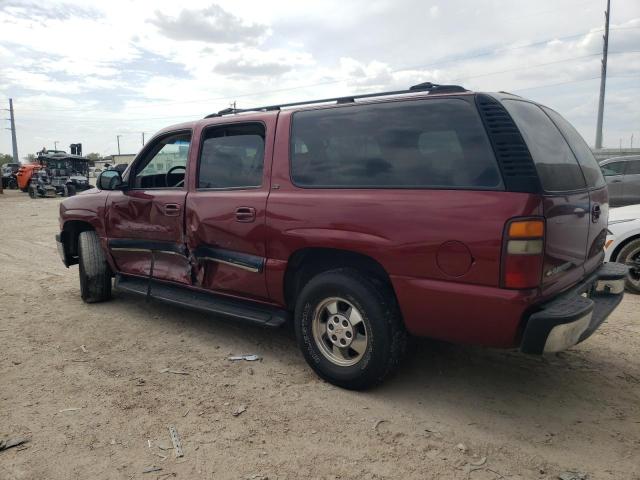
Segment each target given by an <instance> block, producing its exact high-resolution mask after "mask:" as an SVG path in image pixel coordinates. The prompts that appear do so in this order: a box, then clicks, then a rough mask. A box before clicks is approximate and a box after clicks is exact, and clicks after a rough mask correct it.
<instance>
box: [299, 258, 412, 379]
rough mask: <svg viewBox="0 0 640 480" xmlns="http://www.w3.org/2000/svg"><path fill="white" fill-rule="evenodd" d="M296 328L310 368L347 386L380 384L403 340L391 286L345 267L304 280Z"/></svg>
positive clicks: (391, 368)
mask: <svg viewBox="0 0 640 480" xmlns="http://www.w3.org/2000/svg"><path fill="white" fill-rule="evenodd" d="M332 323H333V324H332ZM295 330H296V337H297V340H298V345H299V346H300V349H301V350H302V353H303V355H304V357H305V359H306V361H307V363H309V365H310V366H311V368H312V369H313V370H314V371H315V372H316V373H317V374H318V375H319V376H320V377H321V378H323V379H324V380H326V381H328V382H330V383H332V384H334V385H337V386H339V387H343V388H347V389H350V390H363V389H366V388H370V387H372V386H374V385H377V384H379V383H381V382H382V381H383V380H384V379H385V378H386V377H387V376H388V375H390V374H391V373H392V372H393V371H394V370H395V369H396V368H397V366H398V364H399V363H400V360H401V358H402V356H403V354H404V351H405V348H406V343H407V333H406V331H405V329H404V325H403V323H402V320H401V318H400V312H399V309H398V307H397V304H396V301H395V297H394V295H393V293H392V292H391V291H390V289H388V288H384V287H381V286H378V285H376V284H375V283H373V282H372V281H371V280H370V279H369V278H367V277H366V276H364V275H363V274H362V273H360V272H359V271H357V270H353V269H349V268H341V269H336V270H330V271H327V272H323V273H320V274H318V275H316V276H315V277H314V278H312V279H311V280H310V281H309V283H307V284H306V285H305V287H304V288H303V289H302V292H301V293H300V295H299V297H298V301H297V304H296V309H295Z"/></svg>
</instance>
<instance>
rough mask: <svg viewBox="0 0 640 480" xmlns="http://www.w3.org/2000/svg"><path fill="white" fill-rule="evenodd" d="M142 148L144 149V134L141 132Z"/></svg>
mask: <svg viewBox="0 0 640 480" xmlns="http://www.w3.org/2000/svg"><path fill="white" fill-rule="evenodd" d="M142 146H143V147H144V132H142Z"/></svg>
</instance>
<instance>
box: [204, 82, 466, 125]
mask: <svg viewBox="0 0 640 480" xmlns="http://www.w3.org/2000/svg"><path fill="white" fill-rule="evenodd" d="M467 91H468V90H467V89H466V88H464V87H461V86H460V85H438V84H437V83H431V82H424V83H419V84H418V85H413V86H412V87H410V88H409V89H408V90H393V91H390V92H378V93H365V94H362V95H351V96H346V97H333V98H322V99H319V100H306V101H304V102H293V103H282V104H280V105H267V106H265V107H255V108H225V109H224V110H220V111H219V112H218V113H212V114H209V115H207V116H206V117H204V118H213V117H222V116H223V115H232V114H235V113H244V112H270V111H274V110H280V109H282V108H286V107H299V106H302V105H313V104H314V103H330V102H336V103H337V104H344V103H353V102H355V101H356V100H357V99H360V98H374V97H385V96H389V95H400V94H403V93H416V92H428V93H456V92H467Z"/></svg>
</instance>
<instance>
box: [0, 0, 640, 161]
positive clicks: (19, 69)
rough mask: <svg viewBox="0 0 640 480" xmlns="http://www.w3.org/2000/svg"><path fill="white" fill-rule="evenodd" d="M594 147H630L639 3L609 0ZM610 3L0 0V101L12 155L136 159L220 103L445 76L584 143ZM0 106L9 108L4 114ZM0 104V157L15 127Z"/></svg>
mask: <svg viewBox="0 0 640 480" xmlns="http://www.w3.org/2000/svg"><path fill="white" fill-rule="evenodd" d="M611 3H612V6H611V32H610V40H609V63H608V78H607V92H606V103H605V113H604V145H605V146H608V147H618V146H619V145H620V142H621V141H622V145H623V146H627V147H628V146H629V145H630V142H631V136H632V135H633V136H634V146H640V0H612V2H611ZM605 5H606V0H537V1H535V2H534V1H531V0H527V1H521V0H474V1H467V0H447V1H443V0H433V1H432V0H350V1H345V0H322V1H296V2H294V1H278V0H271V1H268V2H265V1H248V0H247V1H243V0H233V1H227V0H219V1H215V2H212V1H211V0H205V1H191V0H186V1H183V2H175V1H173V0H172V1H168V0H155V1H154V2H143V1H133V0H110V1H109V2H106V1H102V2H99V1H91V0H84V1H73V0H70V1H62V2H53V1H42V0H40V1H29V0H27V1H21V0H0V108H8V99H9V98H10V97H11V98H13V100H14V109H15V117H16V127H17V134H18V150H19V154H20V157H21V158H22V157H24V156H26V155H27V154H29V153H34V152H36V151H38V150H40V149H42V147H47V148H54V142H56V141H57V142H58V143H57V146H58V148H59V149H66V150H67V151H68V149H69V144H71V143H78V142H80V143H82V144H83V151H84V153H85V154H86V153H89V152H97V153H99V154H101V155H109V154H113V153H117V136H120V150H121V152H122V153H136V152H137V151H138V150H139V149H140V148H141V146H142V132H145V135H146V138H147V139H149V138H150V137H151V136H152V134H153V133H154V132H156V131H157V130H159V129H161V128H163V127H165V126H168V125H171V124H173V123H178V122H182V121H186V120H195V119H198V118H202V117H204V116H205V115H207V114H209V113H212V112H216V111H218V110H220V109H223V108H227V107H228V106H229V105H230V103H231V102H234V101H235V102H236V105H237V106H238V107H239V108H243V107H255V106H259V105H269V104H273V103H285V102H294V101H301V100H309V99H314V98H324V97H332V96H344V95H347V94H354V93H370V92H378V91H385V90H395V89H404V88H408V87H410V86H411V85H415V84H417V83H420V82H425V81H431V82H434V83H455V84H459V85H463V86H464V87H466V88H468V89H472V90H478V91H508V92H512V93H515V94H518V95H521V96H523V97H527V98H530V99H533V100H535V101H538V102H541V103H543V104H545V105H548V106H549V107H551V108H553V109H555V110H557V111H558V112H560V113H561V114H562V115H564V116H565V117H566V118H567V119H568V120H569V121H570V122H571V123H572V124H573V125H574V126H575V127H576V128H577V129H578V130H579V131H580V133H581V134H582V135H583V137H584V138H585V139H586V140H587V142H588V143H589V144H590V145H593V143H594V140H595V125H596V112H597V103H598V92H599V86H600V81H599V77H600V55H601V52H602V33H603V27H604V15H603V11H604V9H605ZM2 114H5V115H2ZM5 117H8V112H0V121H2V122H3V123H2V127H3V128H2V129H0V153H11V135H10V132H9V131H8V130H5V129H4V127H8V126H9V123H8V122H7V121H5V120H4V118H5Z"/></svg>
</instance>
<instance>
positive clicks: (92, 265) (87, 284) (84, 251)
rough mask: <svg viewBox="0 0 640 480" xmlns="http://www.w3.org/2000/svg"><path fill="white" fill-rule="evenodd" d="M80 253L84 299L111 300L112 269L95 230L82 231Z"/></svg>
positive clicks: (81, 286)
mask: <svg viewBox="0 0 640 480" xmlns="http://www.w3.org/2000/svg"><path fill="white" fill-rule="evenodd" d="M78 254H79V261H78V264H79V271H80V296H81V297H82V300H84V301H85V302H86V303H96V302H104V301H105V300H109V299H110V298H111V269H110V268H109V264H108V263H107V258H106V256H105V254H104V251H103V250H102V247H101V246H100V239H99V238H98V234H97V233H96V232H95V231H93V230H91V231H86V232H80V236H79V237H78Z"/></svg>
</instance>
